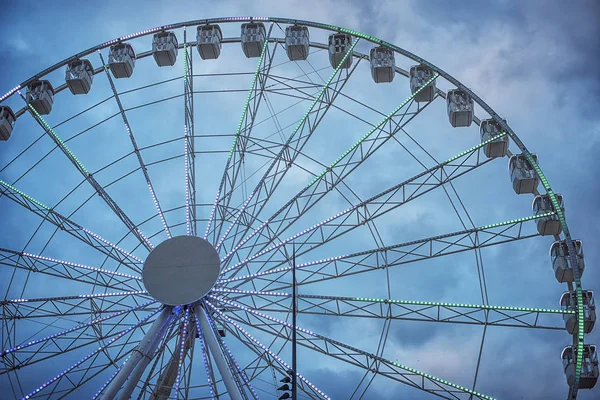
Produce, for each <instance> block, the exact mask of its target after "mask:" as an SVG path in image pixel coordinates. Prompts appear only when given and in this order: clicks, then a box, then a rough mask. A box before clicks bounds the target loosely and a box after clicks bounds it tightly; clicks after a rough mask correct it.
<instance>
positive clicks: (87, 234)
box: [0, 180, 143, 273]
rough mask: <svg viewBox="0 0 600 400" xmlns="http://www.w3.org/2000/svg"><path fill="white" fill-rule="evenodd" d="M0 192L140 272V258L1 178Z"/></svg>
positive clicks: (120, 262)
mask: <svg viewBox="0 0 600 400" xmlns="http://www.w3.org/2000/svg"><path fill="white" fill-rule="evenodd" d="M0 194H2V195H4V196H6V197H8V198H9V199H11V200H12V201H14V202H16V203H17V204H19V205H21V206H23V207H24V208H26V209H28V210H29V211H31V212H33V213H34V214H36V215H38V216H40V217H41V218H43V219H44V220H46V221H48V222H50V223H51V224H53V225H55V226H56V227H58V228H60V229H61V230H63V231H65V232H67V233H69V234H71V235H72V236H74V237H76V238H77V239H79V240H81V241H82V242H84V243H86V244H88V245H90V246H92V247H93V248H95V249H96V250H98V251H100V252H101V253H104V254H105V255H106V256H108V257H110V258H112V259H113V260H116V261H117V262H119V264H123V265H125V266H127V267H128V268H130V269H132V270H133V271H135V272H136V273H141V270H140V268H139V267H137V265H139V264H143V262H142V260H140V259H139V258H137V257H135V256H134V255H132V254H129V253H128V252H126V251H125V250H123V249H121V248H119V247H117V246H116V245H114V244H112V243H110V242H109V241H108V240H106V239H104V238H102V237H100V236H98V235H96V234H95V233H93V232H91V231H89V230H88V229H85V228H84V227H82V226H81V225H79V224H77V223H75V222H73V221H71V220H70V219H68V218H66V217H64V216H62V215H61V214H59V213H58V212H57V211H56V210H54V209H53V208H50V207H48V206H46V205H44V204H43V203H40V202H39V201H37V200H36V199H34V198H33V197H31V196H28V195H27V194H25V193H23V192H22V191H20V190H19V189H17V188H15V187H14V186H12V185H9V184H8V183H6V182H4V181H2V180H0Z"/></svg>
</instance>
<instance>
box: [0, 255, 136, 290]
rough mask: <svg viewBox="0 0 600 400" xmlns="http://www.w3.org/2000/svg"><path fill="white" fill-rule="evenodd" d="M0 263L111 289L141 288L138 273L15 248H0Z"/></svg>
mask: <svg viewBox="0 0 600 400" xmlns="http://www.w3.org/2000/svg"><path fill="white" fill-rule="evenodd" d="M0 265H4V266H7V267H10V268H14V269H16V268H19V269H24V270H26V271H31V272H35V273H40V274H44V275H49V276H56V277H59V278H64V279H67V280H70V281H77V282H83V283H87V284H90V285H95V286H100V287H106V288H111V289H117V290H119V289H121V290H132V291H139V290H140V289H142V285H141V280H142V278H141V277H140V276H138V275H131V274H123V273H121V272H115V271H109V270H106V269H102V268H96V267H90V266H87V265H83V264H77V263H72V262H68V261H62V260H57V259H55V258H50V257H44V256H38V255H34V254H30V253H26V252H21V251H16V250H10V249H3V248H0Z"/></svg>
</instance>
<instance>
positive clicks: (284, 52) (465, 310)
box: [0, 17, 598, 400]
mask: <svg viewBox="0 0 600 400" xmlns="http://www.w3.org/2000/svg"><path fill="white" fill-rule="evenodd" d="M240 46H241V50H242V51H240ZM390 99H394V100H393V104H390ZM446 131H447V132H446ZM0 139H2V141H1V142H0V209H2V218H3V224H4V225H3V229H2V230H3V231H4V232H3V233H2V236H0V237H1V238H2V239H1V240H2V242H0V266H1V267H2V269H1V274H2V275H1V279H0V280H1V281H2V282H3V284H2V289H3V290H5V295H3V296H4V299H3V300H2V301H1V302H0V304H1V305H2V316H1V318H2V334H1V341H2V342H1V346H0V351H1V361H2V362H1V364H0V386H1V387H2V396H0V397H2V398H24V399H35V398H40V399H41V398H44V399H46V398H52V399H54V398H76V399H80V398H93V399H113V398H116V399H130V398H135V399H170V398H184V399H227V398H231V399H235V400H237V399H258V398H268V399H270V398H279V399H285V398H293V397H296V396H297V398H316V399H329V398H346V397H348V398H353V399H358V398H380V397H378V396H379V395H378V394H377V393H382V392H381V391H382V390H389V391H390V393H396V394H397V397H401V398H404V397H406V398H421V397H420V396H423V398H429V397H442V398H447V399H493V398H496V396H501V395H502V393H493V392H487V391H486V380H485V377H484V376H485V375H486V374H488V376H489V375H490V374H492V375H493V374H495V373H501V372H498V371H496V372H495V371H494V369H493V365H491V366H488V367H485V366H484V363H485V359H486V348H487V346H489V344H488V342H489V341H492V340H493V339H491V338H490V335H493V333H491V332H494V331H501V332H502V335H503V336H502V337H512V336H511V335H519V332H524V331H526V332H528V334H531V335H533V336H535V335H542V334H544V333H545V332H549V331H550V332H554V333H556V334H559V335H562V336H564V345H565V346H566V347H564V349H561V348H556V358H555V359H553V360H552V362H546V363H545V364H544V365H543V366H542V368H543V369H545V370H546V369H547V370H552V371H560V374H563V373H564V376H565V378H566V384H565V386H564V387H565V390H564V394H561V397H563V398H564V397H565V396H567V397H568V398H569V399H575V398H577V395H578V392H579V391H580V390H582V389H592V388H593V387H594V385H595V384H596V381H597V379H598V355H597V349H596V347H595V346H594V345H593V344H589V343H588V342H587V341H586V340H585V339H586V336H585V335H586V334H588V333H590V332H591V331H592V329H593V327H594V323H595V319H596V314H595V305H594V298H593V293H592V291H591V290H588V287H587V286H585V285H584V284H583V283H582V280H581V277H582V274H583V272H584V255H583V246H582V243H581V241H580V240H576V239H574V238H573V237H572V236H571V232H570V230H569V228H568V226H567V223H566V219H565V205H564V203H563V196H562V195H561V194H558V193H556V192H554V190H553V188H552V187H551V186H550V184H549V182H548V181H547V179H546V177H545V176H544V174H543V172H542V170H541V169H540V166H539V164H538V155H536V154H534V153H532V152H531V151H530V150H529V149H528V148H527V147H526V146H525V145H524V144H523V142H522V141H521V140H520V139H519V137H518V136H517V135H516V134H515V133H514V132H513V130H512V129H511V128H510V127H509V125H508V124H507V121H506V120H505V119H504V118H503V117H501V116H500V115H498V114H497V113H496V112H495V111H494V110H492V109H491V108H490V107H489V106H488V105H487V104H486V103H485V102H484V101H483V100H482V99H481V98H480V97H479V96H477V95H476V94H475V93H473V91H471V90H470V89H469V88H467V87H466V86H465V85H463V84H462V83H461V82H459V81H458V80H456V79H455V78H453V77H452V76H451V75H449V74H448V73H446V72H444V71H443V70H441V69H440V68H438V67H436V66H435V65H433V64H431V63H429V62H427V61H426V60H424V59H422V58H420V57H418V56H416V55H414V54H412V53H410V52H409V51H406V50H404V49H402V48H400V47H398V46H395V45H393V44H391V43H388V42H385V41H382V40H380V39H378V38H375V37H372V36H369V35H366V34H363V33H360V32H357V31H353V30H350V29H346V28H343V27H338V26H332V25H327V24H322V23H315V22H310V21H301V20H293V19H285V18H272V17H232V18H214V19H205V20H196V21H188V22H182V23H177V24H171V25H165V26H160V27H157V28H154V29H148V30H145V31H142V32H138V33H135V34H131V35H127V36H123V37H120V38H117V39H114V40H111V41H108V42H105V43H102V44H100V45H98V46H95V47H93V48H90V49H88V50H85V51H82V52H79V53H77V54H75V55H73V56H72V57H69V58H68V59H66V60H63V61H61V62H60V63H57V64H55V65H53V66H51V67H50V68H48V69H46V70H44V71H41V72H40V73H38V74H36V75H35V76H34V77H32V78H30V79H28V80H27V81H25V82H23V83H21V84H20V85H18V86H16V87H15V88H14V89H12V90H11V91H10V92H8V93H7V94H5V95H4V96H2V97H0ZM540 158H543V155H540ZM505 163H508V177H507V176H506V175H507V174H506V164H505ZM465 193H469V195H468V196H465ZM507 193H508V194H510V195H511V196H512V197H514V199H515V200H514V202H515V203H514V204H515V206H514V207H513V206H512V205H511V206H510V207H509V206H506V207H503V206H502V204H499V203H500V202H499V200H498V199H500V197H501V196H506V194H507ZM529 195H531V197H532V198H533V203H532V205H526V206H525V207H521V205H522V204H524V203H523V202H522V199H523V198H525V197H527V198H528V200H527V202H530V201H531V199H530V198H529ZM511 201H512V200H511ZM511 204H512V203H511ZM540 243H541V244H542V246H545V247H546V248H548V247H549V248H550V257H549V258H548V259H545V260H544V265H545V267H544V268H543V271H545V272H543V274H545V275H546V276H545V277H543V278H540V279H541V282H546V281H548V286H551V285H554V286H552V288H554V287H556V290H557V291H558V292H557V293H558V295H557V296H556V297H557V298H556V300H557V301H560V305H561V306H560V307H554V306H552V305H547V306H546V307H536V306H534V305H533V304H535V301H534V300H535V299H532V298H530V297H528V295H527V291H523V292H519V294H518V295H516V294H515V292H510V293H508V294H506V296H507V297H506V301H503V302H501V303H496V302H494V301H493V300H494V299H499V298H500V297H499V296H500V295H497V296H496V297H494V296H492V294H491V293H492V289H491V287H492V286H493V285H494V281H495V280H496V279H495V278H498V277H502V276H503V275H500V274H499V273H498V272H494V271H492V270H491V268H489V267H490V266H494V267H498V269H499V268H500V267H502V269H501V271H502V273H504V274H507V275H510V274H516V273H515V271H516V270H517V269H518V268H520V272H519V273H518V275H514V276H515V278H514V279H524V278H521V277H522V276H527V275H528V274H529V273H530V271H528V270H527V268H524V267H523V266H522V265H519V262H518V259H517V261H516V262H514V263H512V264H514V265H508V266H507V265H506V264H508V263H509V262H508V261H506V258H503V254H504V253H502V252H503V251H511V252H512V251H515V249H525V248H533V247H535V246H538V245H539V244H540ZM504 249H509V250H504ZM484 259H485V263H484ZM484 264H485V266H484ZM486 267H488V268H486ZM511 267H514V268H512V270H511ZM494 269H496V268H494ZM531 273H532V274H533V272H531ZM486 274H487V275H486ZM486 276H487V278H486ZM498 279H499V278H498ZM536 279H537V278H536ZM552 281H553V282H552ZM503 284H504V283H502V282H500V283H499V285H503ZM559 284H565V287H564V289H565V291H564V293H563V294H562V296H561V295H560V293H561V292H562V290H561V289H560V286H559ZM461 285H462V286H461ZM488 289H489V293H488ZM552 290H554V289H552ZM416 325H417V326H419V327H422V326H426V328H424V329H426V330H423V331H419V332H427V330H428V329H429V327H435V328H432V329H448V331H447V332H448V334H447V335H446V337H447V338H448V339H447V340H450V339H452V338H456V343H457V344H456V346H457V348H458V347H460V350H456V351H457V352H459V354H461V357H460V358H458V359H455V360H454V361H453V362H452V365H451V367H448V366H445V367H444V366H443V365H442V364H443V363H441V362H439V361H440V360H439V359H435V355H433V356H431V355H426V354H421V355H420V356H419V355H418V354H416V355H415V354H412V355H410V354H409V353H410V352H409V351H408V350H407V349H409V348H410V346H411V345H410V344H409V343H408V342H407V341H408V340H409V336H410V335H411V333H410V332H411V330H410V329H412V328H410V326H416ZM522 328H527V329H522ZM419 329H421V328H419ZM455 329H459V330H460V333H459V331H458V330H455ZM463 329H464V330H463ZM463 332H475V334H476V335H478V340H477V341H476V342H473V343H464V342H465V340H462V339H461V335H463ZM420 334H421V333H418V335H420ZM423 335H425V333H423ZM463 337H465V336H463ZM469 337H471V336H469ZM486 338H487V339H486ZM471 345H472V346H471ZM461 346H463V347H461ZM469 346H471V347H472V349H471V347H469ZM468 349H471V350H468ZM561 350H562V353H561ZM559 355H560V356H559ZM402 356H405V358H406V359H403V358H402ZM520 356H521V357H524V358H527V357H529V356H531V357H533V356H534V355H533V354H532V355H529V354H521V355H520ZM411 357H412V358H411ZM560 358H562V364H561V361H560ZM346 367H347V368H349V369H348V371H352V372H348V374H350V375H348V376H347V379H346V380H345V381H344V383H343V387H344V390H345V391H344V392H343V394H340V393H341V392H340V393H336V392H331V391H328V390H326V389H325V387H332V386H333V385H328V384H327V377H326V375H327V373H328V372H327V371H332V370H335V369H336V368H346ZM484 370H485V371H484ZM319 371H321V373H319ZM467 376H468V378H466V377H467ZM354 377H356V379H355V378H354ZM454 378H456V379H458V380H455V379H454ZM492 378H493V377H492ZM563 379H564V378H563ZM515 387H516V386H515ZM382 388H383V389H382ZM517 394H519V395H527V394H528V393H517Z"/></svg>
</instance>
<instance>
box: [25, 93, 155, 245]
mask: <svg viewBox="0 0 600 400" xmlns="http://www.w3.org/2000/svg"><path fill="white" fill-rule="evenodd" d="M19 95H20V96H21V97H22V98H23V101H25V102H27V100H26V99H25V97H24V96H23V95H22V94H21V92H20V91H19ZM28 108H29V111H30V113H31V115H32V116H33V118H34V119H35V120H36V122H37V123H38V124H39V125H40V126H41V127H42V128H43V129H44V131H45V132H46V133H47V134H48V136H50V138H51V139H52V140H53V141H54V143H55V144H56V145H57V146H58V147H59V148H60V149H61V151H62V152H63V153H64V154H65V155H66V156H67V158H68V159H69V161H71V163H72V164H73V165H74V166H75V168H77V170H78V171H79V172H80V173H81V174H82V175H83V177H84V178H85V180H87V181H88V182H89V184H90V185H91V186H92V187H93V188H94V190H95V191H96V193H98V195H99V196H100V198H102V200H104V202H105V203H106V204H107V205H108V206H109V207H110V209H111V210H113V212H114V213H115V215H116V216H117V217H118V218H119V219H120V220H121V221H122V222H123V223H124V224H125V226H126V227H127V229H129V231H130V232H131V233H132V234H133V236H135V237H136V238H137V239H138V240H139V241H140V243H142V245H143V246H144V247H146V249H147V250H148V251H151V250H152V248H153V246H152V243H150V241H149V240H148V239H147V238H146V237H145V236H144V234H143V233H142V232H141V231H140V230H139V228H138V227H137V226H136V225H135V224H134V223H133V222H132V221H131V219H129V217H128V216H127V215H126V214H125V213H124V212H123V210H122V209H121V208H120V207H119V206H118V204H117V203H116V202H115V201H114V200H113V199H112V197H110V196H109V194H108V193H106V191H105V190H104V188H103V187H102V185H100V184H99V183H98V181H96V179H95V178H94V176H93V175H92V174H91V173H90V172H89V171H88V170H87V169H86V168H85V167H84V166H83V164H82V163H81V161H79V160H78V159H77V157H75V155H74V154H73V152H72V151H71V150H70V149H69V148H68V147H67V145H66V144H65V143H64V142H63V141H62V139H61V138H60V137H58V135H57V134H56V133H55V132H54V130H53V129H52V128H51V127H50V125H48V123H47V122H46V121H45V120H44V119H43V118H42V116H41V115H40V114H38V112H37V111H36V110H35V108H33V106H32V105H31V104H28Z"/></svg>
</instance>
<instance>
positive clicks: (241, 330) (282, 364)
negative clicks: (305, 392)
mask: <svg viewBox="0 0 600 400" xmlns="http://www.w3.org/2000/svg"><path fill="white" fill-rule="evenodd" d="M206 305H208V306H209V307H210V308H212V309H213V311H214V312H215V313H217V314H219V315H220V316H221V317H223V319H225V320H226V321H227V322H229V323H230V324H232V325H233V326H235V327H236V329H237V330H239V331H240V332H242V333H243V334H244V336H246V337H247V338H248V339H250V340H251V341H252V342H253V343H254V344H256V345H257V346H259V347H260V348H261V349H263V350H264V351H265V352H267V353H269V355H270V356H271V357H273V358H274V359H275V360H276V361H277V362H278V363H279V365H281V366H282V367H284V368H285V369H286V370H290V369H291V368H292V367H291V366H290V365H289V364H288V363H286V362H285V361H283V360H282V359H281V358H279V356H278V355H277V354H275V353H273V352H272V351H271V350H270V349H269V348H268V347H267V346H265V345H263V344H262V343H260V342H259V341H258V340H256V339H255V338H254V336H252V335H251V334H250V333H248V332H247V331H246V330H245V329H244V328H242V327H241V326H240V325H238V324H237V323H236V322H234V321H233V320H232V319H231V318H229V317H228V316H226V315H225V314H223V313H222V312H221V311H219V310H218V309H217V308H216V307H215V306H213V305H212V304H210V303H209V302H206ZM296 376H297V377H298V378H300V379H301V380H302V381H303V382H304V383H306V384H307V385H308V386H310V388H311V389H313V390H314V391H315V392H317V393H318V394H319V395H320V396H321V397H323V399H325V400H331V398H330V397H329V396H327V395H326V394H325V393H323V392H322V391H321V390H320V389H319V388H318V387H316V386H315V385H313V384H312V383H310V382H309V381H308V380H307V379H306V378H305V377H303V376H302V375H300V374H299V373H297V372H296Z"/></svg>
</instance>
